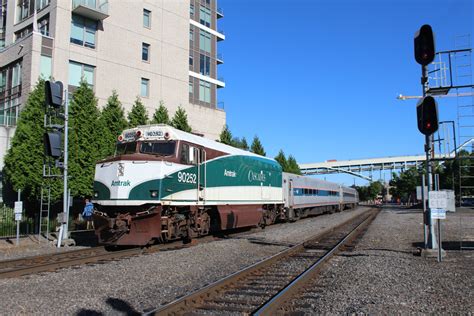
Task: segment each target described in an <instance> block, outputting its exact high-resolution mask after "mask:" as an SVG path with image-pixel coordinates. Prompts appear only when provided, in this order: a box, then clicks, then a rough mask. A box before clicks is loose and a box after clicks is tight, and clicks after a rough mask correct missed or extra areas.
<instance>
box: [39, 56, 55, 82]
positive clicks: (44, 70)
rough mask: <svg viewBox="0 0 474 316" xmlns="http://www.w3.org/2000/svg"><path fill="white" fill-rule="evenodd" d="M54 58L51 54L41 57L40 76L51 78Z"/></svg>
mask: <svg viewBox="0 0 474 316" xmlns="http://www.w3.org/2000/svg"><path fill="white" fill-rule="evenodd" d="M51 69H52V58H51V56H45V55H41V58H40V76H41V77H43V78H44V79H46V80H49V78H51Z"/></svg>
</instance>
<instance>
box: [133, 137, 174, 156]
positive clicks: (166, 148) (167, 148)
mask: <svg viewBox="0 0 474 316" xmlns="http://www.w3.org/2000/svg"><path fill="white" fill-rule="evenodd" d="M175 149H176V142H175V141H169V142H142V143H141V144H140V152H141V153H144V154H152V155H159V156H172V155H174V152H175Z"/></svg>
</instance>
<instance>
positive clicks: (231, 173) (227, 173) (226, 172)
mask: <svg viewBox="0 0 474 316" xmlns="http://www.w3.org/2000/svg"><path fill="white" fill-rule="evenodd" d="M224 176H225V177H231V178H235V177H237V172H235V171H232V170H227V169H224Z"/></svg>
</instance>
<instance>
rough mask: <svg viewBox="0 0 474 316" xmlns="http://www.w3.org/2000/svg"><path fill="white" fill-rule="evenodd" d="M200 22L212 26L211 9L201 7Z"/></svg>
mask: <svg viewBox="0 0 474 316" xmlns="http://www.w3.org/2000/svg"><path fill="white" fill-rule="evenodd" d="M199 23H201V24H202V25H205V26H207V27H211V10H209V9H208V8H205V7H201V8H200V10H199Z"/></svg>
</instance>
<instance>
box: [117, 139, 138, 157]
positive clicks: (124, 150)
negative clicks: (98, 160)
mask: <svg viewBox="0 0 474 316" xmlns="http://www.w3.org/2000/svg"><path fill="white" fill-rule="evenodd" d="M136 151H137V143H136V142H132V143H121V144H117V148H116V149H115V156H120V155H127V154H134V153H135V152H136Z"/></svg>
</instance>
